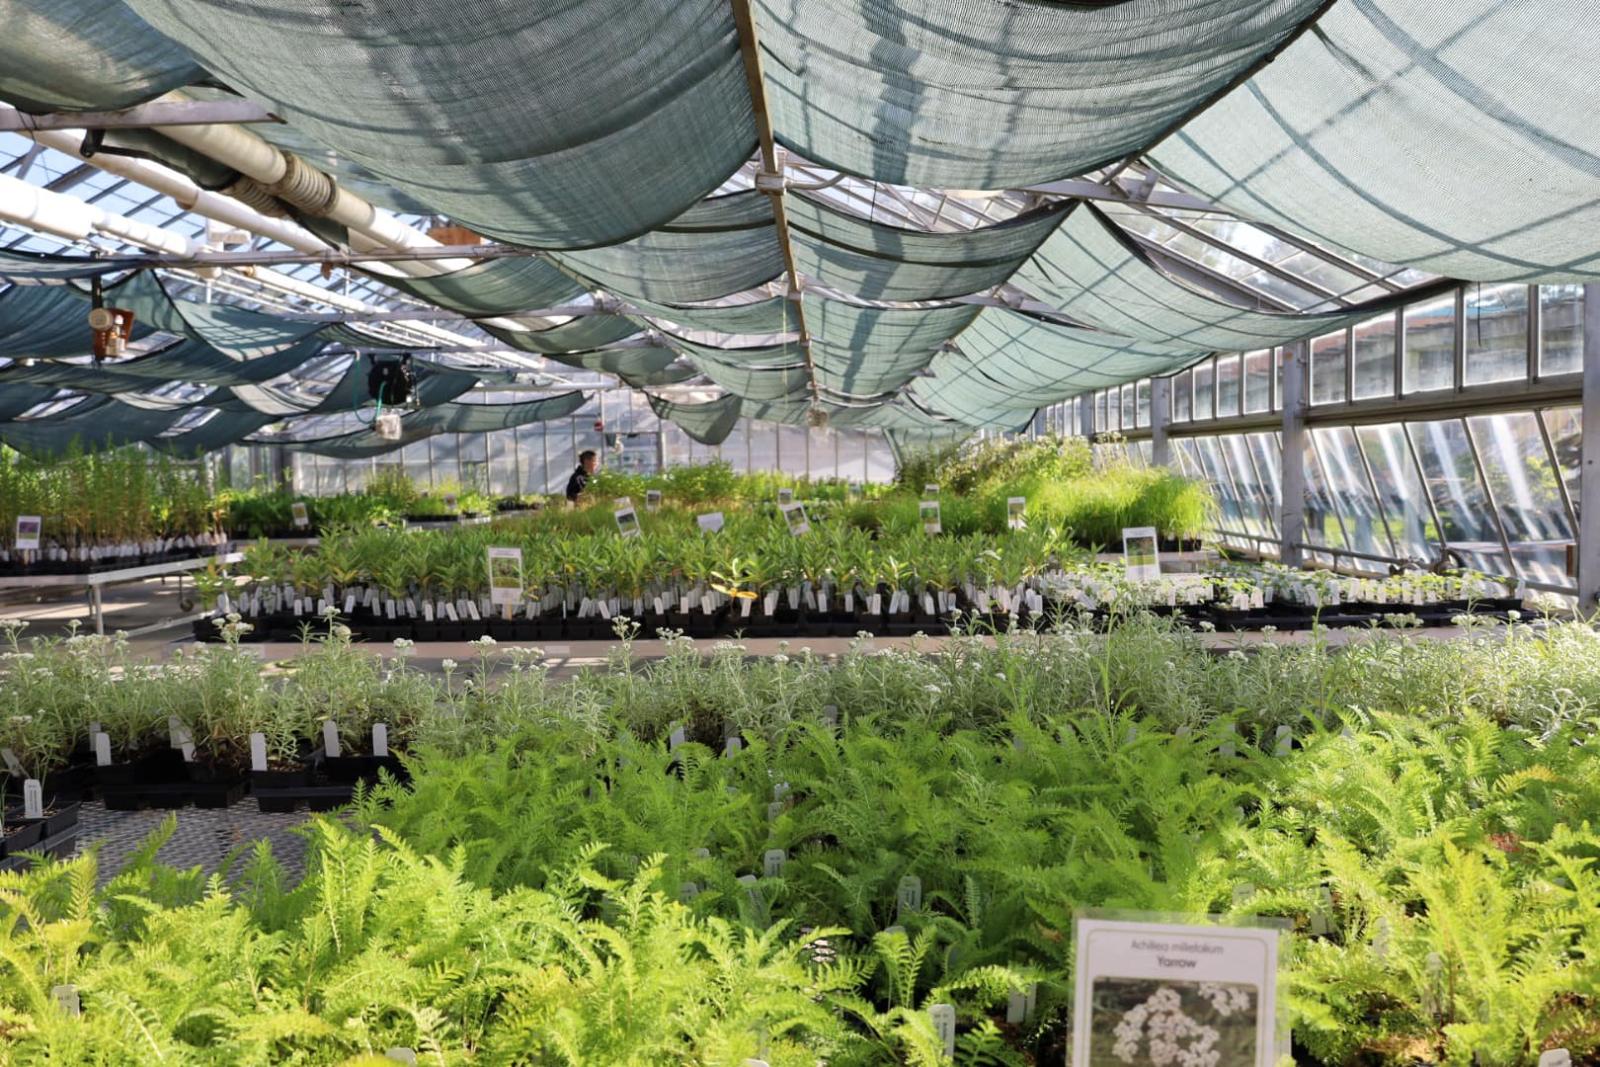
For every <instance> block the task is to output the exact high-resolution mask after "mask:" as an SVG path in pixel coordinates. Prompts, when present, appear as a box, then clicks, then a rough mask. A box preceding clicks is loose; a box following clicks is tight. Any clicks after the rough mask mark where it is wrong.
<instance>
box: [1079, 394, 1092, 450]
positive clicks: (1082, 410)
mask: <svg viewBox="0 0 1600 1067" xmlns="http://www.w3.org/2000/svg"><path fill="white" fill-rule="evenodd" d="M1078 399H1079V400H1081V401H1083V403H1081V404H1079V405H1078V436H1079V437H1087V438H1088V439H1089V440H1091V441H1092V440H1094V396H1093V395H1092V394H1090V393H1084V394H1083V395H1082V396H1080V397H1079V398H1078Z"/></svg>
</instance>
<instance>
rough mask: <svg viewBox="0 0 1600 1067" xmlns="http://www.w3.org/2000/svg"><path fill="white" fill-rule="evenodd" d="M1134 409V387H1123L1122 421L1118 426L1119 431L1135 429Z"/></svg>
mask: <svg viewBox="0 0 1600 1067" xmlns="http://www.w3.org/2000/svg"><path fill="white" fill-rule="evenodd" d="M1133 407H1134V401H1133V386H1132V385H1124V386H1123V387H1122V421H1121V422H1120V423H1119V424H1118V426H1117V428H1118V429H1120V430H1131V429H1133Z"/></svg>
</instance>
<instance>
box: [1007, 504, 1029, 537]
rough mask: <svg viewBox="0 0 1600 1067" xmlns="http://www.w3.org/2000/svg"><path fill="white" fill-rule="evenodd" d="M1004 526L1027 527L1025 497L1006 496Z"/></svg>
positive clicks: (1012, 527) (1017, 528) (1020, 528)
mask: <svg viewBox="0 0 1600 1067" xmlns="http://www.w3.org/2000/svg"><path fill="white" fill-rule="evenodd" d="M1006 527H1007V529H1011V530H1026V529H1027V528H1028V498H1027V497H1025V496H1008V497H1006Z"/></svg>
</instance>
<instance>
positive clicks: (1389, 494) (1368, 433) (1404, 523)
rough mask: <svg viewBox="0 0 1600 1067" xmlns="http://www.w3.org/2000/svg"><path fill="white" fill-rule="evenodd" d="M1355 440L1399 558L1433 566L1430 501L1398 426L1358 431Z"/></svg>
mask: <svg viewBox="0 0 1600 1067" xmlns="http://www.w3.org/2000/svg"><path fill="white" fill-rule="evenodd" d="M1355 435H1356V440H1357V441H1358V442H1360V444H1361V451H1362V452H1363V453H1365V454H1366V457H1367V462H1368V463H1369V464H1370V465H1371V466H1372V480H1373V482H1374V484H1376V486H1377V489H1378V499H1379V503H1380V504H1381V505H1382V507H1383V515H1384V518H1385V520H1386V526H1387V528H1388V531H1389V539H1390V541H1392V542H1393V544H1394V548H1395V553H1396V555H1398V556H1400V557H1402V558H1409V559H1418V560H1423V561H1426V562H1428V563H1432V562H1433V561H1434V560H1435V559H1437V558H1438V556H1439V548H1438V531H1437V530H1436V529H1434V525H1433V513H1432V512H1431V511H1429V510H1428V497H1427V493H1426V491H1425V490H1424V489H1423V487H1422V479H1421V477H1420V476H1419V475H1418V474H1417V465H1416V464H1415V463H1414V462H1412V459H1411V449H1410V448H1409V447H1408V446H1407V444H1406V437H1405V431H1404V430H1403V429H1401V427H1400V424H1399V423H1387V424H1384V425H1380V426H1357V427H1355Z"/></svg>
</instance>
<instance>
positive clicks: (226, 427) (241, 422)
mask: <svg viewBox="0 0 1600 1067" xmlns="http://www.w3.org/2000/svg"><path fill="white" fill-rule="evenodd" d="M275 421H277V419H276V416H273V415H261V414H255V413H251V414H239V413H233V412H224V411H219V412H217V413H216V414H214V415H212V416H211V417H210V418H209V419H207V420H206V421H205V422H203V423H201V424H200V425H199V426H196V427H195V428H194V429H192V430H185V431H183V432H182V433H176V434H169V435H166V436H162V437H153V438H150V439H148V440H147V441H146V442H145V443H146V444H147V445H149V446H150V447H151V448H154V449H157V450H158V451H161V452H165V453H167V454H168V455H169V456H179V457H183V458H188V457H191V456H201V455H204V454H205V453H207V452H215V451H216V450H217V449H219V448H225V447H226V446H228V445H231V444H237V443H238V442H240V441H243V440H244V439H245V438H247V437H249V436H250V435H251V434H253V433H255V432H256V431H257V430H260V429H261V428H262V427H265V426H269V425H271V424H272V423H273V422H275Z"/></svg>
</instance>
